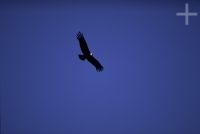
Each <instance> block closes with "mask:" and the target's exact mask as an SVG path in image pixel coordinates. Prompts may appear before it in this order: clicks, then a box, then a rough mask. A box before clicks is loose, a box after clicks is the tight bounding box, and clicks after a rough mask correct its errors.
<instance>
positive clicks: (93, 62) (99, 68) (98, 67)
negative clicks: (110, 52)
mask: <svg viewBox="0 0 200 134" xmlns="http://www.w3.org/2000/svg"><path fill="white" fill-rule="evenodd" d="M87 60H88V61H89V62H90V63H91V64H92V65H94V66H95V68H96V70H97V71H98V72H101V71H103V66H102V65H101V64H100V63H99V61H98V60H97V59H95V58H94V57H93V56H89V57H88V58H87Z"/></svg>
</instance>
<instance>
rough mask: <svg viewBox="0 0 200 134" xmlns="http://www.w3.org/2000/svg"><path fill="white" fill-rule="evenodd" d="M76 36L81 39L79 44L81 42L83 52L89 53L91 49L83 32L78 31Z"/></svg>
mask: <svg viewBox="0 0 200 134" xmlns="http://www.w3.org/2000/svg"><path fill="white" fill-rule="evenodd" d="M76 36H77V39H78V40H79V44H80V48H81V51H82V53H83V54H85V55H89V54H90V50H89V48H88V45H87V42H86V40H85V38H84V36H83V34H82V33H81V32H78V33H77V35H76Z"/></svg>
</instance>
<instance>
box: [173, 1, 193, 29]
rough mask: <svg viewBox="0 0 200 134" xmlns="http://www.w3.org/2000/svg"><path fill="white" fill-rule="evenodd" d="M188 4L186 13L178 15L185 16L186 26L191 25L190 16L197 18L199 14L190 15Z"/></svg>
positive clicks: (178, 14)
mask: <svg viewBox="0 0 200 134" xmlns="http://www.w3.org/2000/svg"><path fill="white" fill-rule="evenodd" d="M188 10H189V7H188V3H186V4H185V13H176V15H177V16H185V25H188V24H189V16H197V13H189V11H188Z"/></svg>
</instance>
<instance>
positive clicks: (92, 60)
mask: <svg viewBox="0 0 200 134" xmlns="http://www.w3.org/2000/svg"><path fill="white" fill-rule="evenodd" d="M76 36H77V39H78V40H79V44H80V48H81V51H82V54H79V55H78V57H79V59H80V60H82V61H84V60H85V59H87V61H89V62H90V63H91V64H92V65H93V66H94V67H95V68H96V70H97V72H101V71H103V69H104V67H103V66H102V65H101V63H100V62H99V61H98V60H97V59H96V58H95V57H94V56H93V53H91V52H90V50H89V48H88V45H87V42H86V40H85V38H84V36H83V34H82V33H81V32H78V33H77V35H76Z"/></svg>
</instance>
